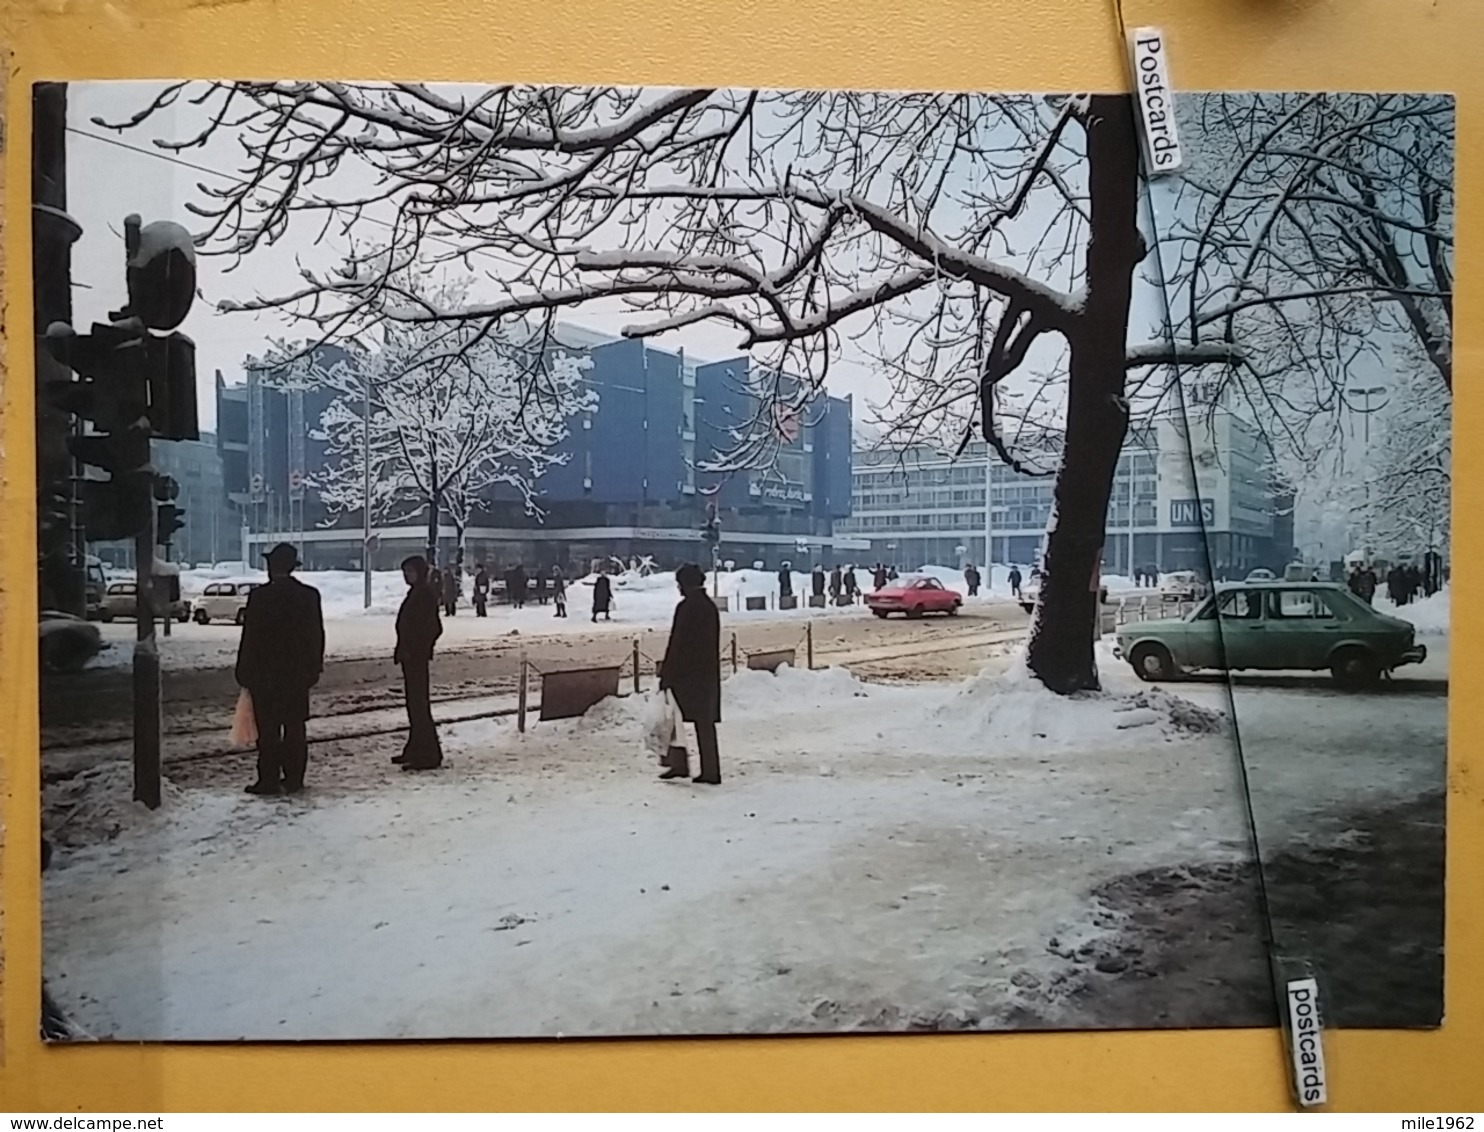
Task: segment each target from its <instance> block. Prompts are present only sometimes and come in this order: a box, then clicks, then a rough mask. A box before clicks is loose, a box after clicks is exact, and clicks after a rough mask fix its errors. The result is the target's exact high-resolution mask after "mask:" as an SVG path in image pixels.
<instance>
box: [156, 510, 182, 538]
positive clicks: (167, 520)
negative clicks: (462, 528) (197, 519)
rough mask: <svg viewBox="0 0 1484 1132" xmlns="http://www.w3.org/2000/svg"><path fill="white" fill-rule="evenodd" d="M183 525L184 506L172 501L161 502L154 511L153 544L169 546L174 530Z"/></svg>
mask: <svg viewBox="0 0 1484 1132" xmlns="http://www.w3.org/2000/svg"><path fill="white" fill-rule="evenodd" d="M184 526H185V508H184V507H177V506H176V505H175V504H174V503H161V504H160V505H159V508H158V510H156V512H155V544H156V545H157V546H169V545H170V543H171V542H172V541H173V540H174V538H175V532H176V531H178V530H181V529H182V528H183V527H184Z"/></svg>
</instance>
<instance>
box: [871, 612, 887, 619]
mask: <svg viewBox="0 0 1484 1132" xmlns="http://www.w3.org/2000/svg"><path fill="white" fill-rule="evenodd" d="M871 612H872V613H874V614H875V615H876V616H877V617H879V618H881V620H883V621H885V620H886V610H884V609H873V610H871Z"/></svg>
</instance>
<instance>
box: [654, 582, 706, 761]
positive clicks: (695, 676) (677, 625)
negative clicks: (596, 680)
mask: <svg viewBox="0 0 1484 1132" xmlns="http://www.w3.org/2000/svg"><path fill="white" fill-rule="evenodd" d="M675 584H676V585H677V586H679V587H680V594H681V598H680V604H679V605H677V606H676V607H675V620H674V621H673V622H672V623H671V625H670V640H669V642H668V643H667V644H666V645H665V658H664V660H662V661H661V662H660V688H661V689H662V690H668V691H669V692H670V694H671V695H673V696H674V697H675V702H676V703H677V704H678V705H679V706H680V714H681V717H682V718H683V719H684V720H685V722H687V723H693V724H695V728H696V746H697V747H698V748H699V749H700V755H701V773H700V774H698V775H696V777H695V778H694V779H692V781H693V782H700V783H704V784H706V785H708V786H719V785H721V754H720V752H719V751H718V749H717V745H716V725H717V724H718V723H720V722H721V616H720V615H719V614H718V613H717V612H716V604H715V603H714V602H713V601H712V600H711V598H710V596H708V595H707V593H706V574H705V572H704V571H702V569H701V568H700V567H699V566H697V565H695V563H692V562H687V563H686V564H685V565H684V566H682V567H681V568H680V569H679V570H677V571H675ZM668 762H669V766H668V769H666V771H665V773H664V774H662V775H660V777H661V778H685V777H688V776H689V775H690V765H689V764H690V759H689V757H688V755H687V753H686V750H685V748H684V747H678V748H673V747H672V748H671V752H670V755H669V757H668Z"/></svg>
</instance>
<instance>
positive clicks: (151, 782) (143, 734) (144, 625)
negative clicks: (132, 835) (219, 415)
mask: <svg viewBox="0 0 1484 1132" xmlns="http://www.w3.org/2000/svg"><path fill="white" fill-rule="evenodd" d="M154 565H155V513H154V508H153V507H151V508H150V512H149V524H148V525H147V526H146V527H145V529H144V530H143V531H141V532H140V533H139V534H138V535H136V536H135V538H134V568H135V587H134V589H135V600H136V602H137V605H136V606H135V623H136V624H137V626H138V630H139V631H138V637H137V639H136V640H135V642H134V800H135V801H136V802H143V803H144V804H145V805H146V806H148V807H149V808H150V809H152V810H157V809H159V808H160V732H161V730H162V727H161V718H160V716H161V708H160V648H159V645H158V643H157V642H156V641H155V576H154V575H155V570H154Z"/></svg>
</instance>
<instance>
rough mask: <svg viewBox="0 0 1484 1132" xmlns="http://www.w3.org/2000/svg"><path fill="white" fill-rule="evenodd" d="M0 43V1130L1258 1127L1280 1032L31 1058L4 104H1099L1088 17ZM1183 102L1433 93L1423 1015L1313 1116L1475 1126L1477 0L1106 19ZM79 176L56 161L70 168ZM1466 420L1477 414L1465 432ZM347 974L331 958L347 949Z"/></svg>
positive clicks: (598, 3)
mask: <svg viewBox="0 0 1484 1132" xmlns="http://www.w3.org/2000/svg"><path fill="white" fill-rule="evenodd" d="M0 12H3V16H0V27H3V28H4V37H5V43H6V46H7V47H8V49H9V51H10V52H11V57H10V59H9V61H8V62H9V68H8V79H9V84H8V91H7V95H8V117H9V121H8V125H7V134H8V142H9V145H8V151H7V153H6V164H5V208H6V225H5V252H6V259H7V264H6V273H5V275H6V283H7V286H6V291H5V302H6V308H5V323H6V326H7V328H9V331H10V332H11V334H12V335H13V338H14V340H13V341H10V342H7V343H6V346H7V349H6V354H7V355H8V362H9V367H10V371H9V373H8V374H6V375H5V378H4V416H3V432H0V442H3V446H0V476H3V488H0V490H3V497H0V506H3V517H4V530H5V533H6V536H7V537H5V538H4V539H3V540H0V583H3V589H0V771H3V776H4V777H3V784H4V790H5V810H4V817H5V844H4V847H3V856H0V865H3V897H4V905H3V909H4V919H3V940H0V943H3V949H4V950H3V959H4V976H3V984H0V1003H3V1015H0V1018H3V1023H4V1046H3V1062H0V1110H12V1111H14V1110H20V1111H36V1110H42V1111H67V1110H82V1111H89V1110H91V1111H105V1110H109V1111H126V1110H139V1111H151V1110H155V1111H159V1110H176V1111H203V1110H205V1111H216V1110H259V1109H262V1108H265V1107H271V1108H274V1109H282V1110H290V1111H302V1110H339V1109H348V1110H387V1109H391V1110H418V1109H432V1110H439V1109H454V1110H462V1109H474V1110H479V1109H552V1108H557V1109H634V1108H641V1109H664V1110H670V1109H723V1110H727V1109H788V1110H799V1109H805V1110H807V1109H1042V1108H1049V1109H1263V1108H1280V1109H1281V1108H1284V1107H1286V1105H1287V1104H1288V1094H1287V1085H1286V1078H1285V1075H1284V1069H1283V1064H1284V1063H1283V1051H1282V1047H1281V1044H1280V1042H1279V1039H1278V1036H1277V1034H1276V1033H1274V1032H1264V1031H1250V1032H1231V1031H1228V1032H1217V1031H1204V1032H1193V1033H1140V1034H1110V1033H1077V1034H1035V1035H1011V1036H1005V1035H948V1036H926V1035H914V1036H901V1037H890V1038H874V1037H872V1038H834V1039H830V1038H813V1039H776V1040H775V1039H750V1040H742V1041H684V1042H674V1041H666V1042H659V1041H644V1042H639V1041H634V1042H610V1043H579V1042H569V1043H561V1044H548V1043H516V1044H461V1045H398V1046H393V1045H379V1046H378V1045H365V1046H301V1047H293V1046H276V1047H275V1046H263V1045H258V1046H236V1047H174V1048H171V1047H162V1046H115V1047H73V1048H60V1049H47V1048H44V1047H43V1046H42V1045H41V1043H40V1042H39V1041H38V1039H37V1038H36V1037H35V1034H36V1019H37V1017H38V1011H39V999H40V988H39V983H40V980H39V970H40V957H39V956H40V927H39V917H38V912H37V900H38V890H39V883H38V881H39V862H38V858H37V846H38V835H37V824H38V821H39V816H38V812H37V811H38V806H37V798H38V789H39V785H38V772H37V759H36V749H37V718H36V709H35V701H36V644H35V640H36V638H35V617H34V612H33V611H34V609H35V600H36V599H35V581H36V579H35V563H34V548H33V536H32V532H33V530H34V529H35V528H34V523H35V516H34V493H33V480H34V473H33V467H34V465H33V436H32V427H33V426H32V420H33V418H32V411H33V396H32V388H33V382H32V358H31V349H32V346H31V339H30V335H29V327H30V325H31V305H30V304H31V296H30V278H29V276H30V271H29V263H30V243H29V230H28V224H27V222H26V217H27V214H28V211H29V186H30V179H29V173H28V160H29V151H30V146H29V102H28V97H27V95H28V88H29V84H30V83H31V82H32V81H33V80H36V79H90V78H165V77H185V76H191V77H211V78H223V77H239V78H270V77H275V78H276V77H282V78H331V77H335V78H364V79H372V78H397V79H461V80H467V81H476V80H496V81H510V80H518V81H539V82H612V83H655V84H673V85H678V84H684V85H692V84H696V85H708V86H709V85H718V84H737V85H747V86H813V87H820V86H855V87H888V88H903V87H913V88H924V87H929V88H978V89H998V90H1087V89H1094V90H1097V89H1121V88H1123V87H1124V86H1125V81H1124V75H1123V70H1122V56H1121V53H1120V40H1119V38H1118V35H1117V31H1116V15H1115V12H1114V10H1113V8H1112V7H1111V5H1110V0H999V2H998V3H995V2H992V0H849V2H845V0H504V2H501V3H493V2H488V0H486V2H478V0H342V2H339V3H337V2H335V0H186V2H182V0H0ZM1126 18H1127V20H1128V23H1129V25H1130V26H1147V25H1158V26H1162V27H1163V28H1164V29H1165V31H1166V33H1167V38H1168V40H1169V42H1170V49H1171V72H1172V78H1173V81H1174V83H1175V85H1176V86H1177V87H1181V88H1187V89H1190V88H1194V89H1211V88H1229V89H1243V88H1260V89H1345V90H1350V89H1366V90H1441V91H1451V92H1455V93H1456V94H1457V95H1458V99H1459V101H1458V189H1459V218H1458V248H1457V265H1458V270H1457V276H1458V295H1457V298H1456V303H1457V315H1458V317H1457V319H1456V325H1457V327H1458V330H1457V338H1458V341H1457V343H1456V347H1455V354H1456V359H1457V372H1458V374H1459V375H1460V377H1459V380H1458V381H1457V383H1456V391H1457V415H1456V428H1457V432H1458V437H1459V442H1458V443H1457V444H1456V445H1455V448H1454V463H1455V473H1456V474H1455V484H1456V487H1455V491H1456V497H1455V512H1456V513H1457V515H1458V517H1459V522H1458V525H1457V528H1456V530H1455V532H1454V544H1453V545H1454V552H1453V567H1454V592H1453V603H1452V604H1453V610H1454V613H1453V616H1454V632H1455V637H1454V642H1453V648H1452V657H1453V672H1452V680H1453V685H1452V688H1453V697H1452V707H1451V717H1450V732H1451V734H1450V740H1451V742H1450V751H1449V757H1450V768H1449V785H1450V799H1449V811H1448V822H1449V826H1448V869H1449V878H1448V934H1447V947H1448V954H1447V980H1448V982H1447V1015H1448V1017H1447V1023H1446V1025H1445V1026H1444V1028H1443V1029H1442V1030H1441V1031H1437V1032H1428V1033H1368V1032H1356V1031H1352V1032H1344V1033H1339V1034H1332V1035H1330V1037H1329V1039H1328V1041H1329V1045H1328V1057H1329V1061H1330V1067H1331V1074H1332V1099H1333V1102H1334V1107H1337V1108H1343V1109H1364V1110H1375V1109H1383V1110H1392V1111H1411V1110H1420V1111H1426V1112H1448V1111H1455V1112H1456V1111H1460V1110H1467V1109H1475V1110H1477V1109H1484V809H1481V807H1484V795H1481V792H1480V785H1481V784H1480V781H1479V779H1480V777H1481V776H1484V766H1481V761H1480V759H1479V757H1478V744H1479V742H1480V740H1481V737H1484V694H1481V693H1484V682H1481V678H1480V670H1479V669H1478V668H1476V667H1475V666H1474V665H1473V663H1472V656H1471V654H1472V649H1473V648H1475V647H1481V646H1484V609H1481V606H1480V601H1481V598H1484V591H1481V578H1480V571H1479V569H1478V560H1479V556H1480V551H1479V550H1476V549H1475V547H1480V546H1481V543H1484V519H1480V520H1475V519H1472V518H1471V516H1473V515H1480V514H1484V478H1481V476H1480V474H1479V473H1478V472H1475V470H1474V469H1475V468H1476V467H1478V466H1479V465H1480V461H1481V455H1480V453H1481V451H1484V448H1481V449H1475V448H1474V447H1473V446H1472V444H1471V443H1470V442H1469V439H1468V438H1469V437H1471V436H1472V435H1473V430H1474V429H1475V427H1478V428H1480V430H1481V433H1484V400H1481V398H1480V396H1479V394H1478V392H1477V391H1476V390H1475V389H1474V385H1473V383H1474V381H1476V380H1478V377H1476V374H1478V373H1479V371H1480V364H1481V359H1480V345H1481V333H1480V331H1481V327H1480V322H1479V321H1478V320H1480V319H1481V318H1484V295H1481V291H1480V289H1479V287H1477V286H1476V285H1475V281H1474V275H1473V269H1474V267H1475V265H1476V264H1477V263H1478V262H1479V259H1480V253H1481V250H1484V199H1481V200H1479V201H1476V200H1474V197H1473V194H1474V193H1476V192H1484V186H1481V183H1480V177H1479V173H1480V165H1481V162H1484V3H1481V2H1480V0H1128V3H1127V5H1126ZM79 175H85V173H84V172H83V171H81V170H78V169H74V170H73V171H72V176H73V177H77V176H79ZM1476 422H1477V424H1476ZM344 958H345V970H346V977H347V978H354V977H355V957H354V956H351V955H347V956H345V957H344Z"/></svg>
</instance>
